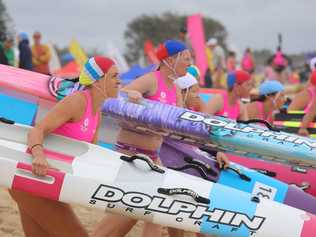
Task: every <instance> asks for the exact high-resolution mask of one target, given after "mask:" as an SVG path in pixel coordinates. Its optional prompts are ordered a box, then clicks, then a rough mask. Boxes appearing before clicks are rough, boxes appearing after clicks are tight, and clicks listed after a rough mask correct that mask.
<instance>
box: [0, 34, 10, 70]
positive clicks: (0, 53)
mask: <svg viewBox="0 0 316 237" xmlns="http://www.w3.org/2000/svg"><path fill="white" fill-rule="evenodd" d="M5 40H6V36H5V34H4V33H0V64H4V65H8V59H7V57H6V56H5V52H4V48H3V42H4V41H5Z"/></svg>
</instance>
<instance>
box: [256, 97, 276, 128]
mask: <svg viewBox="0 0 316 237" xmlns="http://www.w3.org/2000/svg"><path fill="white" fill-rule="evenodd" d="M256 106H257V109H258V111H259V114H258V119H262V120H266V121H268V122H269V123H271V122H272V113H270V114H268V116H267V117H266V118H265V117H264V108H263V102H261V101H256Z"/></svg>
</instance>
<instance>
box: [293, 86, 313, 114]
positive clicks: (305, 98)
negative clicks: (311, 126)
mask: <svg viewBox="0 0 316 237" xmlns="http://www.w3.org/2000/svg"><path fill="white" fill-rule="evenodd" d="M309 97H310V96H309V94H308V92H307V90H304V91H302V92H300V93H299V94H297V95H296V96H295V97H294V99H293V100H292V102H291V104H290V105H289V107H288V109H287V110H288V111H293V110H303V109H304V107H305V106H306V105H307V104H308V102H309Z"/></svg>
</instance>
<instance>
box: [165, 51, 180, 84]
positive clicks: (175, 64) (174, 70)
mask: <svg viewBox="0 0 316 237" xmlns="http://www.w3.org/2000/svg"><path fill="white" fill-rule="evenodd" d="M180 55H181V52H180V53H178V54H177V57H176V62H175V63H174V65H173V67H172V66H170V64H169V63H168V62H167V61H166V60H162V61H163V63H164V64H165V65H166V66H167V67H168V68H169V69H170V70H171V71H172V72H173V75H168V78H170V79H171V80H173V81H174V80H176V79H177V78H178V77H179V76H178V74H177V72H176V67H177V64H178V62H179V59H180Z"/></svg>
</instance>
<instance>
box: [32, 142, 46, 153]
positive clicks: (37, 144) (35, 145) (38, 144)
mask: <svg viewBox="0 0 316 237" xmlns="http://www.w3.org/2000/svg"><path fill="white" fill-rule="evenodd" d="M37 146H41V147H42V148H43V144H40V143H36V144H34V145H33V146H31V148H30V151H31V152H32V150H33V148H34V147H37Z"/></svg>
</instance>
